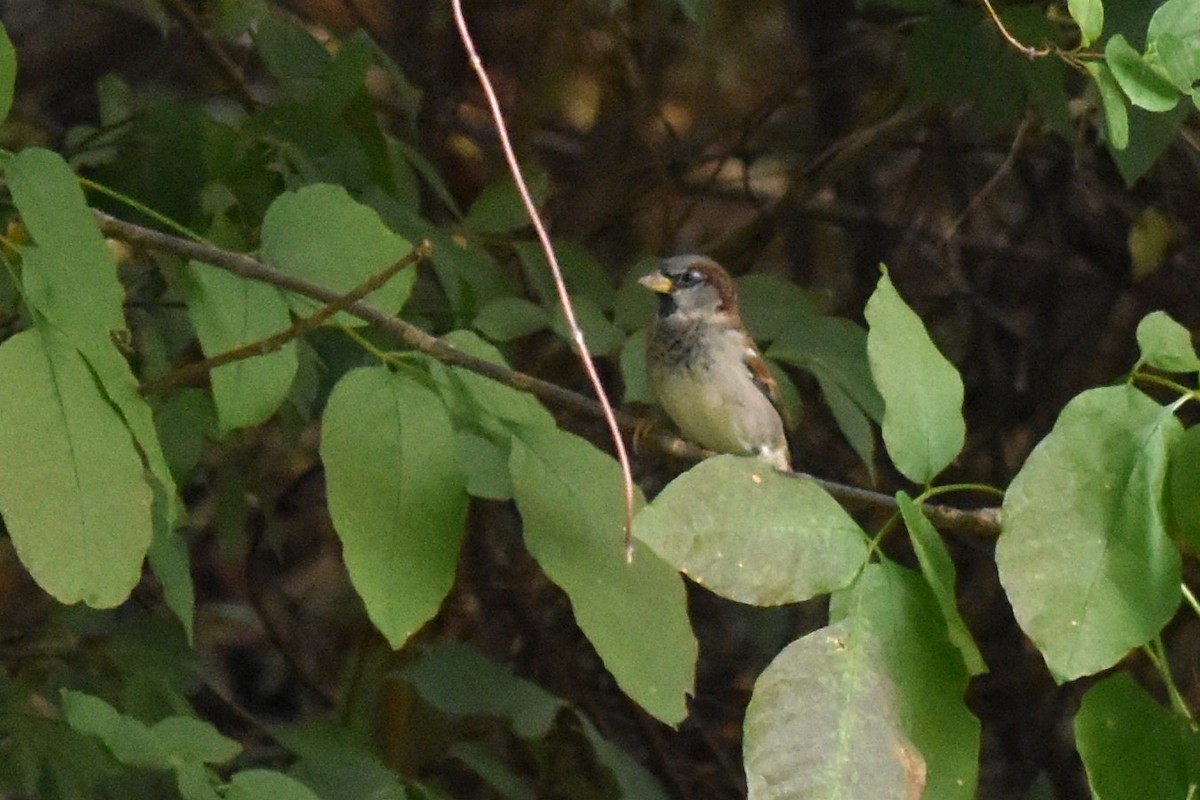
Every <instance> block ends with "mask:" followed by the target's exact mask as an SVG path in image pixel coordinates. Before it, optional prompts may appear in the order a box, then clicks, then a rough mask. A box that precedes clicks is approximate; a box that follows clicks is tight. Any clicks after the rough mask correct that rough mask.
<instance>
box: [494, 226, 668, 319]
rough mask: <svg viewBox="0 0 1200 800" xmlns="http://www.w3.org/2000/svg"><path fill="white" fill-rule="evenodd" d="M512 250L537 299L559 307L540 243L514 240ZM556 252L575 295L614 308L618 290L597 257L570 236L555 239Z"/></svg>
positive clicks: (602, 306)
mask: <svg viewBox="0 0 1200 800" xmlns="http://www.w3.org/2000/svg"><path fill="white" fill-rule="evenodd" d="M513 249H514V250H515V251H516V253H517V257H518V258H520V259H521V267H522V269H523V270H524V272H525V278H526V280H528V281H529V285H530V286H532V287H533V289H534V292H535V293H536V294H537V296H538V298H539V299H541V301H542V303H543V304H544V305H545V306H547V307H548V308H557V307H558V305H559V302H558V290H557V289H556V288H555V286H554V276H553V275H552V274H551V272H550V264H549V262H547V261H546V254H545V253H544V252H542V248H541V245H540V244H538V243H537V242H514V243H513ZM554 255H555V258H557V259H558V266H559V268H560V269H561V270H562V274H563V282H564V283H565V284H566V285H567V290H568V291H569V292H570V293H571V296H572V297H573V298H576V299H578V298H581V297H586V298H588V299H589V300H591V301H592V303H593V304H594V305H595V306H596V308H598V309H599V310H600V311H608V310H609V309H611V308H612V306H613V300H614V299H615V297H616V289H614V288H613V285H612V279H611V278H610V277H609V275H608V272H607V271H605V269H604V268H603V267H601V266H600V262H598V261H597V260H596V257H595V256H593V255H592V254H591V253H590V252H589V251H588V250H587V249H586V248H584V247H583V246H582V245H579V244H577V243H575V242H573V241H571V240H570V239H563V240H560V241H556V242H555V243H554ZM643 291H645V290H643Z"/></svg>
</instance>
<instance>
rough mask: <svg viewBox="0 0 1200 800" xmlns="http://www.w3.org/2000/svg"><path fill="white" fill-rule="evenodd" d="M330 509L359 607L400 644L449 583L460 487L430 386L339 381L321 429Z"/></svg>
mask: <svg viewBox="0 0 1200 800" xmlns="http://www.w3.org/2000/svg"><path fill="white" fill-rule="evenodd" d="M321 459H322V460H323V461H324V463H325V471H326V482H327V485H328V492H329V513H330V515H331V516H332V518H333V524H334V527H335V529H336V530H337V533H338V537H339V538H340V539H341V540H342V548H343V554H344V557H345V561H346V569H347V571H348V572H349V573H350V580H351V582H352V583H353V584H354V588H355V590H356V591H357V592H358V594H359V596H360V597H362V599H363V603H364V604H365V605H366V608H367V615H368V616H369V617H370V618H371V622H372V623H374V624H375V627H377V628H378V629H379V630H380V632H381V633H383V635H384V636H385V637H387V640H388V642H389V643H390V644H391V645H392V646H393V647H399V646H401V645H402V644H404V642H405V641H406V640H407V639H408V637H409V636H411V635H412V633H413V632H414V631H416V629H417V628H419V627H420V626H421V625H422V624H424V623H425V622H426V621H427V620H428V619H429V618H430V617H432V616H433V614H434V613H435V612H436V611H437V609H438V606H440V605H441V602H442V600H443V598H445V596H446V592H448V591H449V590H450V586H451V584H453V582H454V571H455V565H456V564H457V562H458V550H459V545H460V543H461V541H462V535H463V525H464V523H465V521H466V512H467V493H466V487H465V484H464V480H463V477H462V473H460V472H459V470H458V459H457V457H456V454H455V447H454V434H453V431H452V429H451V427H450V420H449V418H448V417H447V415H446V410H445V408H444V407H443V406H442V403H441V401H440V400H439V399H438V397H437V395H436V394H434V393H433V392H432V391H430V390H429V389H427V388H425V387H424V386H423V385H421V384H420V383H418V382H417V381H416V380H414V379H413V378H411V377H409V376H407V375H405V374H404V373H392V372H390V371H389V370H387V369H386V368H383V367H368V368H363V369H356V370H354V371H352V372H349V373H347V374H346V375H345V376H343V377H342V379H341V380H340V381H338V384H337V386H335V387H334V389H333V393H332V394H331V395H330V398H329V404H328V406H327V407H326V410H325V420H324V424H323V425H322V429H321Z"/></svg>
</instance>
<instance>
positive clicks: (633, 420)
mask: <svg viewBox="0 0 1200 800" xmlns="http://www.w3.org/2000/svg"><path fill="white" fill-rule="evenodd" d="M93 213H94V214H95V215H96V218H97V220H99V223H100V230H101V231H103V232H104V234H105V235H106V236H111V237H113V238H116V239H121V240H122V241H126V242H129V243H130V244H133V245H137V246H139V247H145V248H147V249H150V250H156V251H159V252H163V253H170V254H172V255H175V256H179V257H181V258H186V259H191V260H193V261H199V262H202V263H204V264H209V265H210V266H213V267H216V268H218V269H223V270H225V271H226V272H231V273H233V274H234V275H238V276H239V277H242V278H247V279H249V280H254V281H260V282H262V283H266V284H270V285H271V286H276V287H278V288H280V289H286V290H287V291H289V292H295V293H296V294H300V295H304V296H305V297H309V298H312V299H313V300H317V301H319V302H322V303H328V304H332V303H336V302H338V301H339V300H340V299H342V296H341V295H339V294H338V293H337V292H335V291H333V290H331V289H327V288H325V287H324V286H321V285H319V284H315V283H313V282H311V281H307V280H304V279H303V278H297V277H296V276H294V275H289V274H287V273H285V272H280V271H279V270H277V269H272V268H271V267H268V266H266V265H265V264H263V263H261V262H259V261H258V260H256V259H254V258H253V257H251V256H248V255H246V254H244V253H235V252H232V251H229V250H223V249H221V248H219V247H216V246H214V245H210V244H204V243H199V242H192V241H189V240H187V239H182V238H180V237H178V236H172V235H171V234H168V233H162V232H160V231H155V230H151V229H150V228H144V227H142V226H141V225H135V224H133V223H132V222H125V221H124V220H120V219H117V218H116V217H112V216H110V215H108V214H105V213H104V212H102V211H94V212H93ZM344 310H345V311H346V312H347V313H349V314H353V315H354V316H356V317H358V318H359V319H363V320H366V321H367V322H370V323H372V324H373V325H375V326H377V327H378V328H379V329H380V330H382V331H384V332H385V333H389V334H391V335H393V336H395V337H396V338H398V339H400V340H401V341H403V342H404V343H405V344H407V345H408V346H409V347H412V348H413V349H415V350H420V351H421V352H422V353H425V354H426V355H428V356H430V357H431V358H434V359H436V360H438V361H440V362H442V363H443V364H447V365H449V366H452V367H460V368H462V369H465V370H469V371H471V372H474V373H476V374H478V375H482V376H483V377H485V378H490V379H491V380H494V381H496V382H498V383H502V384H504V385H505V386H509V387H511V388H513V389H516V390H518V391H522V392H528V393H529V394H532V395H535V396H537V397H539V398H541V399H542V400H545V401H547V402H550V403H553V404H555V405H557V406H560V407H562V408H567V409H570V410H572V411H576V412H579V413H582V414H587V415H589V416H593V417H600V416H602V415H603V413H604V409H603V408H602V407H601V405H600V403H598V402H596V401H595V400H593V399H591V398H590V397H585V396H583V395H581V394H577V393H575V392H572V391H571V390H569V389H564V388H562V387H561V386H559V385H557V384H554V383H550V382H549V381H544V380H542V379H540V378H535V377H533V376H532V375H527V374H526V373H524V372H517V371H516V370H512V369H508V368H507V367H502V366H500V365H499V364H494V363H492V362H491V361H485V360H483V359H481V358H476V357H475V356H472V355H470V354H468V353H465V352H463V351H462V350H459V349H458V348H457V347H455V346H453V345H451V344H449V343H447V342H445V341H443V340H441V339H439V338H437V337H436V336H432V335H430V334H428V333H426V332H425V331H423V330H421V329H420V328H418V327H416V326H414V325H411V324H409V323H407V322H405V321H404V320H402V319H400V318H399V317H394V316H392V315H390V314H387V313H385V312H383V311H380V310H379V309H377V308H375V307H374V306H371V305H368V304H367V303H364V302H363V301H361V300H357V301H355V302H353V303H350V304H349V305H348V306H347V307H346V308H345V309H344ZM614 417H615V418H616V420H617V424H618V425H619V427H620V428H621V429H624V430H625V431H628V432H630V433H633V432H634V431H637V430H639V428H644V427H645V422H644V421H643V420H642V418H641V417H638V416H635V415H633V414H629V413H625V412H621V411H617V412H614ZM639 441H643V442H645V443H646V444H648V445H650V446H651V447H653V448H654V449H655V450H656V451H658V452H661V453H664V454H667V455H670V456H674V457H676V458H681V459H687V460H694V461H699V460H700V459H702V458H704V457H706V456H708V455H711V453H709V452H707V451H705V450H703V449H701V448H699V447H697V446H696V445H694V444H692V443H691V442H687V441H684V440H683V439H679V438H676V437H674V436H670V435H668V434H665V433H653V432H652V433H649V434H646V435H644V436H643V437H641V438H640V439H639ZM794 475H795V477H797V478H802V479H804V478H806V479H809V480H812V481H814V482H816V483H817V484H819V485H820V486H821V487H822V488H824V489H825V490H826V491H827V492H829V494H831V495H832V496H833V497H835V498H836V499H837V500H839V501H841V502H842V503H844V504H845V505H846V506H847V507H849V508H851V509H857V510H880V509H882V510H886V511H894V510H896V500H895V498H893V497H891V496H889V495H886V494H883V493H881V492H873V491H870V490H868V489H860V488H858V487H856V486H849V485H846V484H843V483H837V482H835V481H830V480H826V479H824V478H818V477H816V476H813V475H806V474H804V473H794ZM925 511H926V513H927V514H928V516H929V518H930V520H931V521H932V522H933V523H934V524H935V525H937V526H938V527H939V528H941V529H942V530H945V531H950V532H953V533H959V534H963V535H967V536H972V537H978V538H995V537H996V535H997V534H998V533H999V532H1000V525H999V519H1000V510H999V509H998V508H981V509H972V510H964V509H959V508H954V507H951V506H943V505H926V506H925Z"/></svg>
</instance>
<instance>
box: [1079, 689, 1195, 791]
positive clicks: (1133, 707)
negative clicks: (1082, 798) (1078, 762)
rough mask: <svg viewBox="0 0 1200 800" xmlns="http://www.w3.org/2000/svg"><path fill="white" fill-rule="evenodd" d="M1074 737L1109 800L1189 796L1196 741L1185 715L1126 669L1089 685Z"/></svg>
mask: <svg viewBox="0 0 1200 800" xmlns="http://www.w3.org/2000/svg"><path fill="white" fill-rule="evenodd" d="M1075 741H1076V742H1077V744H1078V747H1079V755H1080V757H1081V758H1082V759H1083V766H1084V768H1085V769H1086V770H1087V776H1088V784H1089V785H1090V786H1091V788H1092V791H1093V792H1094V793H1095V796H1096V797H1102V798H1104V800H1143V798H1148V797H1186V796H1187V795H1188V793H1189V792H1188V788H1189V787H1188V784H1189V781H1188V770H1187V763H1188V761H1189V757H1188V755H1187V754H1186V750H1187V749H1192V750H1195V747H1196V742H1195V738H1194V736H1192V735H1189V734H1188V733H1187V731H1186V729H1185V724H1184V723H1183V721H1182V720H1179V719H1177V718H1175V716H1174V715H1172V714H1171V712H1169V711H1168V710H1167V709H1165V708H1163V707H1162V706H1160V705H1159V704H1158V703H1156V702H1155V701H1154V700H1153V699H1151V697H1150V695H1148V694H1147V693H1146V690H1145V689H1143V688H1142V687H1141V686H1139V685H1138V684H1137V683H1135V682H1134V680H1133V678H1131V677H1129V675H1127V674H1125V673H1117V674H1115V675H1111V676H1109V677H1107V678H1105V679H1104V680H1102V681H1100V682H1099V683H1097V684H1096V685H1095V686H1092V687H1091V688H1090V689H1088V691H1087V694H1085V695H1084V696H1083V703H1082V704H1081V705H1080V707H1079V713H1078V714H1077V715H1076V716H1075Z"/></svg>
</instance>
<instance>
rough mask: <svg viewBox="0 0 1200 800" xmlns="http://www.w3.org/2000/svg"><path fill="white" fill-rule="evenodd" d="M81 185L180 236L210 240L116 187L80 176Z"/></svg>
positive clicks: (200, 240) (194, 240)
mask: <svg viewBox="0 0 1200 800" xmlns="http://www.w3.org/2000/svg"><path fill="white" fill-rule="evenodd" d="M79 185H80V186H82V187H83V188H85V189H91V190H92V191H93V192H98V193H100V194H102V195H104V196H105V197H108V198H111V199H113V200H116V201H117V202H118V203H121V204H122V205H124V206H128V207H129V208H132V209H133V210H134V211H136V212H138V213H139V214H141V215H143V216H145V217H148V218H149V219H152V220H154V221H155V222H157V223H158V224H159V225H162V226H163V227H164V228H168V229H170V230H173V231H175V232H176V233H178V234H179V235H180V236H186V237H187V238H188V239H191V240H192V241H193V242H204V243H207V242H208V240H207V239H205V238H204V237H203V236H201V235H200V234H198V233H196V232H195V231H193V230H192V229H190V228H188V227H186V226H185V225H182V224H180V223H178V222H176V221H175V220H173V219H171V218H170V217H168V216H167V215H166V214H161V213H159V212H158V211H155V210H154V209H153V208H150V207H149V206H147V205H144V204H142V203H140V202H139V201H137V200H134V199H133V198H132V197H130V196H129V195H127V194H122V193H121V192H118V191H117V190H116V189H111V188H109V187H107V186H105V185H104V184H102V183H96V182H95V181H93V180H88V179H87V178H80V179H79Z"/></svg>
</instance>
